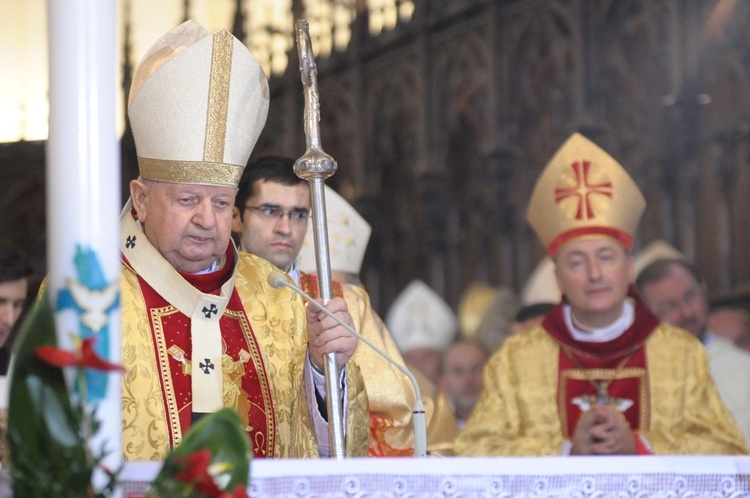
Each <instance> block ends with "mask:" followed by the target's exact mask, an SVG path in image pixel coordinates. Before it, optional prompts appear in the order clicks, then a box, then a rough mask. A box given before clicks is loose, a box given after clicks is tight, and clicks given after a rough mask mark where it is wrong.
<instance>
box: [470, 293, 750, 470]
mask: <svg viewBox="0 0 750 498" xmlns="http://www.w3.org/2000/svg"><path fill="white" fill-rule="evenodd" d="M629 297H630V299H632V302H634V304H635V319H634V321H633V323H634V325H632V326H631V327H630V328H629V329H627V330H626V331H625V332H624V333H623V334H622V335H621V336H620V337H618V338H616V339H614V340H612V341H608V342H602V343H590V342H581V341H577V340H575V339H573V338H572V337H571V335H570V333H569V332H568V329H567V327H566V325H565V321H564V319H563V311H562V309H563V304H564V303H561V304H559V305H558V306H557V307H556V308H555V309H553V310H552V311H551V312H550V314H549V315H548V316H547V318H546V319H545V321H544V323H543V324H542V325H541V326H539V327H536V328H534V329H532V330H530V331H528V332H524V333H521V334H518V335H516V336H512V337H510V338H509V339H508V340H507V341H506V342H505V343H504V345H503V346H502V347H501V349H500V350H499V351H498V352H497V353H495V354H494V355H493V356H492V358H491V359H490V361H489V363H488V364H487V367H486V368H485V375H484V391H483V392H482V395H481V397H480V399H479V401H478V402H477V405H476V407H475V409H474V412H473V413H472V415H471V417H470V418H469V420H468V421H467V423H466V426H465V428H464V429H463V431H462V432H461V433H460V434H459V437H458V438H457V440H456V444H455V450H456V453H458V454H461V455H482V456H487V455H528V456H535V455H559V454H561V451H562V448H563V443H564V442H565V441H566V440H568V439H569V438H571V436H572V434H573V432H574V431H575V427H576V424H577V423H578V419H579V418H580V416H581V414H582V413H583V412H584V411H585V410H587V409H588V408H589V406H590V405H591V404H593V403H597V402H602V403H609V404H612V405H614V406H615V407H617V408H618V410H619V411H620V412H622V414H623V415H624V417H625V418H626V419H627V421H628V422H629V424H630V427H631V428H632V429H633V430H634V431H635V432H636V433H637V434H640V435H641V436H643V437H644V438H645V440H646V441H647V442H648V444H649V445H650V449H651V451H653V452H654V453H656V454H705V455H710V454H744V453H747V447H746V445H745V442H744V440H743V438H742V435H741V433H740V431H739V429H738V428H737V424H736V423H735V421H734V419H733V418H732V416H731V415H730V413H729V411H728V410H727V408H726V407H725V406H724V404H723V402H722V401H721V399H720V398H719V395H718V393H717V391H716V387H715V386H714V382H713V379H712V378H711V376H710V374H709V370H708V360H707V358H706V353H705V351H704V348H703V345H702V344H701V343H700V342H699V341H698V340H697V339H695V337H693V336H692V335H690V334H689V333H688V332H685V331H684V330H682V329H678V328H676V327H672V326H669V325H666V324H660V323H659V322H658V320H657V318H656V317H654V316H653V315H652V314H651V312H650V311H648V309H647V308H646V306H645V305H644V304H643V302H642V301H641V300H640V298H639V297H638V295H637V293H636V292H635V290H634V289H633V288H632V287H631V291H630V293H629ZM637 439H638V438H637ZM640 449H642V448H640V447H639V450H640Z"/></svg>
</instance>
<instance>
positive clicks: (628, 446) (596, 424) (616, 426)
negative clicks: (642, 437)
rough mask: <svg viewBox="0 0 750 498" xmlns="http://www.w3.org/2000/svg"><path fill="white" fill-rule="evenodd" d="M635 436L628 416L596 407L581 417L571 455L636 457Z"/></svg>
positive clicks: (599, 406)
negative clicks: (627, 418) (626, 417)
mask: <svg viewBox="0 0 750 498" xmlns="http://www.w3.org/2000/svg"><path fill="white" fill-rule="evenodd" d="M635 437H636V436H635V434H634V433H633V431H632V430H631V429H630V424H628V421H627V420H626V419H625V416H624V415H623V414H622V413H621V412H619V411H618V410H617V409H615V408H614V407H613V406H611V405H605V404H599V403H597V404H594V405H592V406H591V408H589V409H588V410H587V411H586V412H584V413H583V415H581V418H580V420H579V421H578V425H577V426H576V430H575V433H574V434H573V447H572V449H571V451H570V454H571V455H635V454H636V453H637V452H638V449H637V447H636V443H635Z"/></svg>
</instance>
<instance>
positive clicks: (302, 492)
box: [123, 456, 750, 498]
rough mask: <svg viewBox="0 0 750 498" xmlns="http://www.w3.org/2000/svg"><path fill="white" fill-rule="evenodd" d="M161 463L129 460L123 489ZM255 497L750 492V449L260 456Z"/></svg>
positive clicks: (130, 491)
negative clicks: (736, 452)
mask: <svg viewBox="0 0 750 498" xmlns="http://www.w3.org/2000/svg"><path fill="white" fill-rule="evenodd" d="M159 467H160V463H158V462H145V463H130V464H128V465H126V467H125V470H124V472H123V478H124V480H125V487H124V497H125V498H129V496H133V497H136V496H138V495H139V494H140V493H142V492H144V491H145V489H146V487H147V485H148V482H149V481H150V480H151V479H153V477H154V476H155V475H156V473H157V472H158V469H159ZM249 492H250V496H251V497H252V498H437V497H446V498H473V497H476V498H514V497H522V498H563V497H570V498H610V497H611V498H651V497H663V498H703V497H705V498H750V456H748V457H726V456H711V457H705V456H701V457H699V456H633V457H535V458H532V457H529V458H425V459H417V458H370V459H345V460H332V459H322V460H254V461H253V462H252V464H251V483H250V488H249Z"/></svg>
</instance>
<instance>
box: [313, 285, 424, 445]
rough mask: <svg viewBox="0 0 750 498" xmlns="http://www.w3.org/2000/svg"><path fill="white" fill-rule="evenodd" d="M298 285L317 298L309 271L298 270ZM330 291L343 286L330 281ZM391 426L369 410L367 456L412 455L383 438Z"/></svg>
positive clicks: (341, 289)
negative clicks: (394, 446)
mask: <svg viewBox="0 0 750 498" xmlns="http://www.w3.org/2000/svg"><path fill="white" fill-rule="evenodd" d="M299 285H300V288H301V289H302V290H303V291H304V292H305V294H308V295H310V297H313V298H317V297H319V296H320V291H319V288H318V277H317V276H316V275H312V274H310V273H305V272H300V274H299ZM331 292H332V293H333V296H334V297H341V298H343V297H344V286H343V285H341V283H339V282H335V281H332V282H331ZM391 427H393V420H391V419H388V418H385V417H382V416H380V415H378V414H376V413H373V412H370V442H369V444H368V446H367V456H377V457H380V456H414V448H408V449H405V450H399V449H397V448H393V447H391V446H390V445H389V444H388V443H387V442H386V440H385V432H386V431H387V430H388V429H390V428H391Z"/></svg>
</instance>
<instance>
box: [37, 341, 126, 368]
mask: <svg viewBox="0 0 750 498" xmlns="http://www.w3.org/2000/svg"><path fill="white" fill-rule="evenodd" d="M94 340H96V337H94V336H90V337H87V338H86V339H84V340H83V342H81V348H80V350H78V351H75V352H72V351H66V350H64V349H60V348H58V347H56V346H49V345H46V346H39V347H38V348H36V351H35V352H36V355H37V356H38V357H39V359H41V360H42V361H44V362H45V363H48V364H50V365H52V366H53V367H83V368H93V369H94V370H101V371H112V370H120V371H125V369H124V368H123V367H122V365H116V364H114V363H110V362H108V361H106V360H104V359H102V358H101V357H100V356H99V355H97V354H96V351H94V347H93V344H94Z"/></svg>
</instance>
